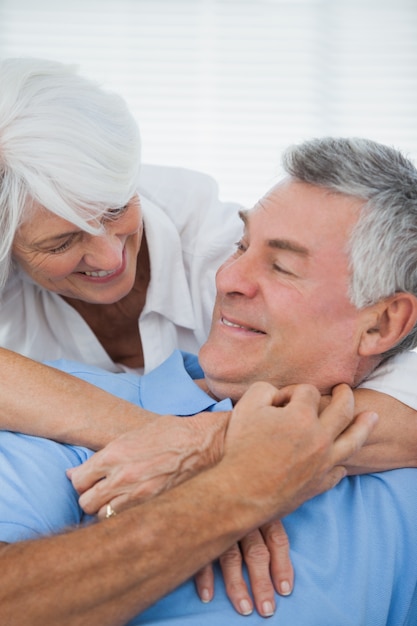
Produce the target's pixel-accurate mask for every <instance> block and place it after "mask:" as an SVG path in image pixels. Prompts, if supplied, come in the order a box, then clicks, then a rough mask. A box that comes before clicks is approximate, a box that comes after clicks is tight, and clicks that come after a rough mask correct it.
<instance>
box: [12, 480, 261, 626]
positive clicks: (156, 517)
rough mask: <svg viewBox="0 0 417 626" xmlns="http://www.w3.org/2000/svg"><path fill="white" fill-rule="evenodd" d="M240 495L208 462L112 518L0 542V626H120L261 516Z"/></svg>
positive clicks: (245, 530) (189, 574)
mask: <svg viewBox="0 0 417 626" xmlns="http://www.w3.org/2000/svg"><path fill="white" fill-rule="evenodd" d="M219 484H221V485H222V489H220V490H218V489H217V487H216V485H219ZM241 487H242V485H241ZM239 492H242V489H236V485H234V484H232V481H230V480H229V478H228V475H227V472H224V471H222V470H221V468H220V469H218V468H214V469H213V470H212V471H211V472H207V473H203V474H201V475H200V476H198V477H196V478H195V479H192V480H191V481H189V482H188V483H187V484H186V485H184V486H183V485H181V486H179V487H177V488H176V489H174V490H172V491H171V492H168V493H166V494H163V495H162V496H159V497H158V498H156V499H155V500H153V501H152V502H149V503H146V504H144V505H142V506H141V507H137V508H136V509H131V510H129V511H125V512H124V513H122V514H120V515H119V516H117V517H116V518H114V519H110V520H105V521H103V522H101V523H99V524H97V525H94V526H91V527H87V528H84V529H81V530H76V531H74V532H70V533H68V534H65V535H60V536H56V537H52V538H46V539H42V540H35V541H29V542H22V543H18V544H14V545H10V546H7V547H6V548H4V550H3V551H2V552H0V572H2V573H3V574H0V580H1V585H0V622H1V623H2V624H8V626H21V624H26V625H27V626H37V625H38V624H39V625H42V626H44V624H51V623H54V624H60V626H81V625H84V624H86V623H88V624H89V626H94V625H96V624H97V626H107V625H108V626H117V625H119V624H125V623H126V622H127V621H128V620H129V619H130V618H132V617H133V616H134V615H136V614H137V613H140V612H141V611H143V610H144V609H145V608H146V607H147V606H149V605H150V604H152V603H153V602H154V601H155V600H156V599H158V598H159V597H161V596H162V595H164V594H165V593H167V592H168V591H169V590H171V589H173V588H174V587H175V586H177V585H178V584H180V583H181V582H182V581H184V580H185V579H187V578H188V577H189V576H191V575H192V574H193V573H195V572H196V571H197V570H198V569H199V568H200V567H201V566H203V565H204V564H205V563H207V562H208V561H210V560H212V559H213V558H215V557H216V556H218V555H219V554H220V553H221V552H223V551H224V550H225V549H227V548H228V547H229V546H230V545H232V544H233V543H234V541H236V540H238V539H239V538H240V537H241V536H242V535H244V534H245V533H246V532H248V531H249V530H251V528H252V527H255V526H256V525H257V523H260V522H262V521H264V517H265V514H266V512H267V511H268V508H267V507H266V508H265V509H261V507H258V506H255V504H254V502H253V501H251V499H250V498H248V497H247V496H246V497H243V496H242V495H239ZM269 512H270V513H271V515H272V510H271V511H269ZM185 530H186V532H184V531H185ZM161 538H163V546H161ZM161 548H162V549H161ZM178 555H181V558H178Z"/></svg>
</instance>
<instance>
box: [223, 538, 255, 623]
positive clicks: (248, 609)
mask: <svg viewBox="0 0 417 626" xmlns="http://www.w3.org/2000/svg"><path fill="white" fill-rule="evenodd" d="M219 561H220V567H221V570H222V572H223V577H224V584H225V587H226V594H227V596H228V598H229V600H230V601H231V603H232V604H233V606H234V608H235V609H236V611H237V612H238V613H240V614H241V615H250V614H251V613H252V612H253V602H252V598H251V597H250V594H249V591H248V587H247V585H246V581H245V579H244V578H243V571H242V554H241V552H240V549H239V546H238V544H237V543H236V544H235V545H233V546H232V547H231V548H229V550H227V551H226V552H225V553H224V554H222V556H221V557H220V559H219Z"/></svg>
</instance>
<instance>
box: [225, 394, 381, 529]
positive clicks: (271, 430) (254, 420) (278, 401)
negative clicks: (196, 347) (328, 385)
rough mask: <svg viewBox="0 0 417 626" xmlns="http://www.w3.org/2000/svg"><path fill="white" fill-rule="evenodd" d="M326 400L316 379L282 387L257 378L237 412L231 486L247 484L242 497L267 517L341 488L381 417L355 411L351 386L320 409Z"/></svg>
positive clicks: (229, 448)
mask: <svg viewBox="0 0 417 626" xmlns="http://www.w3.org/2000/svg"><path fill="white" fill-rule="evenodd" d="M319 404H320V394H319V392H318V390H317V389H316V388H315V387H313V386H311V385H294V386H292V387H287V388H285V389H281V390H277V389H276V388H275V387H273V386H272V385H270V384H268V383H262V382H257V383H254V384H253V385H251V387H250V388H249V389H248V390H247V391H246V393H245V394H244V395H243V396H242V398H241V399H240V400H239V402H238V403H237V404H236V406H235V408H234V410H233V412H232V417H231V419H230V422H229V426H228V430H227V435H226V442H225V453H224V456H223V459H222V461H221V462H220V464H219V466H220V465H221V466H222V472H223V473H224V474H225V476H227V480H228V483H229V488H232V485H233V484H235V488H236V490H237V491H241V490H242V489H244V491H243V492H242V500H243V501H245V502H246V503H252V506H253V507H254V513H255V508H256V507H257V506H260V503H262V511H263V513H262V514H263V515H264V516H265V517H264V521H267V520H268V518H272V517H274V516H276V515H278V514H279V515H280V516H281V517H282V516H283V515H286V514H287V513H290V512H291V511H293V510H294V509H295V508H297V506H299V505H300V504H301V503H302V502H304V501H305V500H307V499H309V498H311V497H313V496H315V495H317V494H318V493H321V492H323V491H326V490H327V489H330V488H331V487H333V486H335V485H336V484H337V483H338V482H339V481H340V480H341V478H343V477H344V476H345V475H346V469H345V467H344V465H343V464H344V462H346V461H347V459H348V458H350V457H351V456H352V455H353V454H354V453H356V452H357V451H358V450H359V449H360V447H361V446H362V445H363V444H364V442H365V441H366V439H367V437H368V436H369V434H370V432H371V430H372V429H373V427H374V426H375V424H376V422H377V419H378V416H377V415H376V414H375V413H374V412H370V411H367V412H366V411H365V412H363V413H361V414H359V415H358V416H356V417H354V400H353V393H352V390H351V389H350V388H349V387H348V386H347V385H344V384H342V385H338V386H337V387H335V388H334V390H333V394H332V398H331V401H330V403H329V405H328V406H327V407H325V408H324V409H323V410H322V411H321V412H320V411H319ZM289 468H290V469H289ZM258 519H259V518H258Z"/></svg>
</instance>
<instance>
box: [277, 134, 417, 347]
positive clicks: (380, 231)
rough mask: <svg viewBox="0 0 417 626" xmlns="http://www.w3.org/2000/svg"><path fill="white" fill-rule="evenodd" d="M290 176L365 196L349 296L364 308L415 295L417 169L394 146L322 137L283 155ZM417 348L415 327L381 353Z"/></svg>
mask: <svg viewBox="0 0 417 626" xmlns="http://www.w3.org/2000/svg"><path fill="white" fill-rule="evenodd" d="M283 164H284V169H285V171H286V172H287V173H288V174H289V175H290V176H292V177H294V178H296V179H298V180H301V181H304V182H307V183H311V184H313V185H318V186H320V187H324V188H325V189H328V190H329V191H331V192H334V193H340V194H345V195H350V196H354V197H356V198H361V199H363V200H364V205H363V208H362V211H361V214H360V217H359V220H358V222H357V224H356V226H355V228H354V229H353V232H352V234H351V237H350V241H349V246H348V252H349V255H350V267H351V282H350V299H351V302H352V303H353V304H354V305H355V306H356V307H357V308H362V307H365V306H368V305H371V304H374V303H376V302H378V301H379V300H382V299H383V298H386V297H388V296H391V295H393V294H395V293H396V292H401V291H402V292H408V293H411V294H413V295H414V296H416V297H417V169H416V167H415V166H414V164H413V163H412V162H411V161H410V160H409V159H407V158H406V157H405V156H404V155H403V154H401V153H400V152H399V151H398V150H396V149H394V148H391V147H389V146H385V145H383V144H380V143H377V142H375V141H371V140H368V139H361V138H350V139H349V138H337V137H325V138H321V139H313V140H311V141H306V142H305V143H303V144H301V145H299V146H292V147H291V148H289V149H288V151H287V152H286V154H284V158H283ZM416 346H417V326H415V327H414V328H413V330H412V331H411V332H410V333H409V334H408V335H407V336H406V337H405V338H404V339H403V340H402V341H401V342H400V343H399V344H398V345H397V346H395V347H394V348H392V349H391V350H390V351H389V352H387V353H386V354H385V355H384V356H385V357H388V356H392V355H393V354H396V353H397V352H401V351H404V350H409V349H412V348H415V347H416Z"/></svg>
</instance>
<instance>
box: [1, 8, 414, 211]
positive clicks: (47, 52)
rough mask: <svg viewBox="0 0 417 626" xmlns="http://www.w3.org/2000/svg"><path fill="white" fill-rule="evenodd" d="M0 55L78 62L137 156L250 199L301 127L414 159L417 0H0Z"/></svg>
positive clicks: (267, 182) (303, 132) (272, 176)
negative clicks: (136, 128) (119, 115)
mask: <svg viewBox="0 0 417 626" xmlns="http://www.w3.org/2000/svg"><path fill="white" fill-rule="evenodd" d="M9 56H35V57H43V58H49V59H55V60H59V61H63V62H66V63H71V64H76V65H78V66H79V67H80V69H81V71H82V73H83V74H85V75H86V76H89V77H91V78H94V79H96V80H97V81H99V82H100V83H101V84H103V86H105V87H107V88H110V89H112V90H115V91H117V92H119V93H120V94H122V95H123V96H124V97H125V98H126V99H127V101H128V103H129V105H130V108H131V109H132V111H133V113H134V115H135V116H136V118H137V120H138V122H139V125H140V128H141V135H142V143H143V160H144V162H148V163H156V164H164V165H180V166H184V167H190V168H194V169H198V170H201V171H204V172H207V173H209V174H211V175H212V176H214V177H215V178H216V179H217V181H218V183H219V187H220V194H221V197H222V198H223V199H225V200H235V201H239V202H241V203H243V204H246V205H247V206H250V205H251V204H253V203H254V202H255V201H256V200H257V198H258V197H259V196H260V195H262V194H263V193H264V192H265V191H266V190H267V188H269V187H270V186H271V185H272V184H273V183H274V182H275V180H276V179H277V177H278V175H279V171H280V170H279V160H280V154H281V152H282V150H283V149H284V148H285V147H286V146H287V145H288V144H290V143H294V142H298V141H301V140H303V139H306V138H309V137H314V136H320V135H329V134H331V135H357V136H367V137H370V138H372V139H376V140H378V141H382V142H385V143H388V144H390V145H394V146H395V147H398V148H400V149H402V150H403V151H404V152H405V153H406V154H408V156H410V157H411V158H412V159H413V160H414V161H417V1H416V0H71V1H70V2H68V0H65V1H63V0H36V2H33V1H32V0H0V57H1V58H4V57H9ZM0 88H1V85H0Z"/></svg>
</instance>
